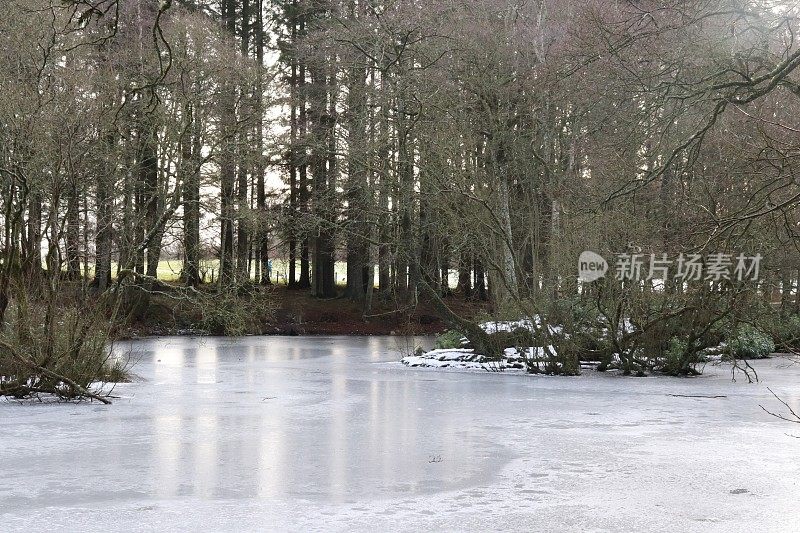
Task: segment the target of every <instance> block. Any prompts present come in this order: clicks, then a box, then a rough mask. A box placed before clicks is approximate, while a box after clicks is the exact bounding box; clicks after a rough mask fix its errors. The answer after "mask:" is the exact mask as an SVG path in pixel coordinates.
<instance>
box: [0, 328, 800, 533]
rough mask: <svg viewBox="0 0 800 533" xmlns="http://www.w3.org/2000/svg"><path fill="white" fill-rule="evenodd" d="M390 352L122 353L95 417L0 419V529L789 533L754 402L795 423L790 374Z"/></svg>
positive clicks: (334, 344)
mask: <svg viewBox="0 0 800 533" xmlns="http://www.w3.org/2000/svg"><path fill="white" fill-rule="evenodd" d="M400 344H401V343H400V341H399V340H398V339H394V338H386V337H383V338H343V337H339V338H334V337H305V338H303V337H294V338H280V337H270V338H258V337H248V338H242V339H214V338H205V339H203V338H162V339H152V340H145V341H136V342H131V343H128V344H127V345H126V347H130V348H132V349H133V350H134V353H136V354H137V355H138V357H140V362H139V363H138V364H137V366H136V367H135V369H134V371H135V372H136V374H138V375H139V376H140V377H141V379H140V380H137V381H135V382H133V383H129V384H124V385H121V386H119V387H118V388H117V390H116V393H117V394H119V395H121V396H122V398H121V399H118V400H116V401H115V403H114V405H111V406H101V405H97V404H56V405H38V404H25V405H20V404H18V403H16V402H4V403H0V480H2V483H0V524H2V526H0V527H1V528H2V530H3V531H35V530H54V531H82V532H83V531H103V532H106V531H167V530H185V531H198V530H209V531H220V530H222V531H230V530H234V531H240V530H243V531H273V530H279V531H283V530H292V531H315V530H340V531H354V530H355V531H362V530H369V531H390V530H391V531H395V530H403V531H425V530H448V531H452V530H477V531H488V530H492V531H496V530H503V531H512V530H522V531H720V532H730V531H748V532H749V531H798V530H800V521H799V519H798V513H797V501H798V496H800V485H799V482H800V462H799V461H798V456H799V452H800V439H797V438H794V437H792V436H791V435H792V434H800V427H798V426H800V425H793V424H788V423H785V422H781V421H779V420H777V419H775V418H772V417H770V416H768V415H767V414H766V413H764V412H763V411H762V410H761V409H760V408H759V404H760V403H761V404H764V405H766V406H768V407H770V408H772V409H776V410H777V409H780V408H781V406H780V405H779V404H778V403H777V401H775V400H774V399H773V398H772V396H771V395H770V394H769V391H767V389H766V387H767V386H770V387H771V388H772V389H773V390H774V391H775V392H776V393H777V394H779V395H781V396H782V397H784V398H786V399H787V401H789V403H790V405H792V406H793V407H795V408H796V409H797V408H799V407H800V390H799V389H798V382H799V379H798V378H800V366H797V365H790V364H788V363H787V362H786V361H785V360H781V359H772V360H767V361H756V362H754V363H753V364H754V366H755V367H756V368H757V369H758V370H759V374H760V377H761V379H762V382H761V383H757V384H747V383H746V380H741V379H740V380H739V381H737V382H736V383H733V382H731V380H730V369H729V367H724V366H723V367H706V375H705V376H703V377H700V378H693V379H681V378H666V377H649V378H635V377H621V376H613V375H604V374H597V373H593V372H587V373H585V374H584V375H583V376H580V377H547V376H531V375H525V374H522V373H517V374H513V373H502V374H498V373H486V372H484V373H475V372H471V373H470V372H457V371H451V372H443V371H439V370H433V369H414V368H408V367H405V366H403V365H400V364H399V363H396V362H393V361H397V360H399V359H400V358H401V356H402V355H405V353H402V352H403V351H402V350H401V348H405V346H401V345H400ZM671 395H683V396H671ZM692 395H704V396H723V397H720V398H708V397H702V398H697V397H686V396H692Z"/></svg>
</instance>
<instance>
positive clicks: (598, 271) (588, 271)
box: [578, 250, 608, 282]
mask: <svg viewBox="0 0 800 533" xmlns="http://www.w3.org/2000/svg"><path fill="white" fill-rule="evenodd" d="M606 272H608V263H607V262H606V260H605V259H603V256H601V255H600V254H596V253H594V252H590V251H588V250H587V251H585V252H582V253H581V255H580V257H578V279H580V280H581V281H587V282H589V281H595V280H598V279H600V278H602V277H603V276H605V275H606Z"/></svg>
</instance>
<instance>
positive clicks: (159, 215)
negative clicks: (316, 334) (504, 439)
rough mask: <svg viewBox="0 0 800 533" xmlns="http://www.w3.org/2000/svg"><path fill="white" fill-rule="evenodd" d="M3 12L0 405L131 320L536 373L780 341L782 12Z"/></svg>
mask: <svg viewBox="0 0 800 533" xmlns="http://www.w3.org/2000/svg"><path fill="white" fill-rule="evenodd" d="M6 7H7V9H6V10H5V16H3V17H1V18H0V202H1V207H2V210H3V215H2V219H1V220H0V224H1V225H2V235H1V236H0V321H2V331H0V375H2V376H5V377H4V378H3V380H0V396H2V395H9V396H17V397H24V396H28V395H31V394H36V393H39V392H56V393H57V394H61V395H64V396H65V397H75V396H84V395H91V396H95V395H96V393H95V392H92V391H91V390H90V389H91V387H90V385H91V384H93V383H96V382H98V381H115V379H117V378H120V375H121V374H122V373H124V369H123V368H122V367H121V366H120V365H118V364H117V363H116V362H114V359H113V357H112V355H111V353H110V352H109V349H108V346H109V342H110V341H112V340H114V339H116V338H118V337H120V336H121V335H122V334H124V332H125V331H126V328H129V327H131V325H135V324H136V323H137V322H141V321H142V320H147V318H148V316H152V315H153V313H155V312H156V311H158V310H159V309H160V311H159V312H160V313H162V314H163V313H165V311H164V307H165V306H166V307H167V311H166V314H167V316H168V317H173V318H174V317H175V316H178V315H180V316H181V317H183V318H182V324H183V327H185V328H187V329H191V330H192V331H195V332H207V333H215V334H223V335H237V334H244V333H264V332H265V331H266V329H265V325H266V324H269V323H270V321H271V320H274V318H275V316H276V315H277V314H279V308H280V306H281V303H280V302H281V299H282V298H290V297H294V296H291V295H294V294H303V295H306V296H308V298H306V299H304V300H302V301H303V302H311V303H309V304H308V305H310V306H313V305H315V304H314V302H315V301H317V300H318V301H321V302H324V301H328V300H333V301H334V302H338V303H334V305H347V306H351V307H353V308H355V309H357V310H358V311H357V312H358V315H359V316H360V317H361V318H363V320H364V321H368V320H370V317H377V316H383V315H391V316H396V317H400V318H398V320H401V319H402V317H406V318H407V317H409V316H411V315H412V314H413V313H415V310H418V309H422V308H424V309H426V312H427V313H429V314H431V315H432V316H433V317H435V319H436V320H437V321H439V323H441V325H442V329H443V330H444V329H448V330H450V331H449V332H448V334H446V335H445V336H443V338H442V339H440V340H441V342H442V347H458V346H461V345H462V344H463V343H468V345H469V346H471V348H473V349H474V350H475V351H476V352H477V353H480V354H483V355H484V356H485V357H486V359H487V360H490V361H491V360H499V359H501V358H502V357H503V354H504V350H506V349H508V348H509V347H521V348H520V351H521V352H524V353H527V354H528V355H526V356H525V357H524V358H525V359H526V361H525V364H526V365H527V368H528V369H529V370H530V371H533V370H534V369H535V371H541V372H545V373H554V374H577V373H579V372H580V368H581V366H582V365H583V364H584V363H585V362H587V361H588V362H592V363H593V364H594V366H596V367H597V368H599V369H601V370H605V369H611V368H615V369H619V370H620V371H622V372H624V373H626V374H639V375H644V374H646V373H651V372H665V373H668V374H672V375H693V374H696V373H698V372H699V371H700V370H701V367H702V365H703V363H704V362H705V361H707V359H708V357H709V354H711V353H712V352H714V350H717V352H721V353H722V354H723V356H724V357H729V358H732V359H733V360H734V361H737V360H739V359H745V360H746V359H747V357H748V356H757V355H766V354H768V353H770V352H774V351H776V350H777V351H783V352H793V351H794V350H796V349H800V291H799V290H798V283H799V282H800V248H798V245H800V233H799V232H800V226H798V224H800V216H799V215H800V210H798V204H800V170H798V167H796V165H798V164H800V68H798V67H799V66H800V44H798V40H797V39H798V32H800V6H798V4H797V3H796V2H785V1H776V0H663V1H649V0H643V1H622V0H586V1H583V2H574V1H571V0H481V1H476V0H435V1H434V0H431V1H419V0H219V1H211V0H209V1H202V0H198V1H190V0H184V1H180V0H8V2H7V3H6ZM584 251H592V252H595V255H599V256H601V259H602V258H605V259H606V260H607V264H606V266H607V267H608V269H609V270H608V273H607V275H606V276H604V277H601V278H599V279H593V280H586V279H582V278H581V277H580V276H579V275H578V274H579V272H578V270H579V268H580V264H579V263H580V262H579V257H582V255H581V254H582V253H583V252H584ZM626 257H627V261H628V262H627V263H625V262H624V260H625V258H626ZM614 258H616V262H615V259H614ZM687 258H691V261H692V262H693V264H694V266H695V267H696V270H695V271H693V274H692V275H690V276H688V277H680V278H679V277H677V276H675V275H673V273H672V272H670V273H667V270H666V268H664V269H662V270H660V273H661V274H662V275H661V276H658V275H654V274H655V273H656V267H657V265H656V263H657V259H661V260H662V262H663V264H662V266H663V265H664V264H667V263H668V264H669V265H670V266H671V267H672V268H677V269H678V270H681V269H682V271H683V273H684V274H686V273H687V270H686V268H687V263H686V261H687ZM754 258H758V262H756V260H755V259H754ZM165 261H168V262H170V264H171V265H173V267H172V268H173V270H174V275H169V276H167V275H165V273H164V271H163V269H160V265H162V264H164V262H165ZM175 265H177V266H175ZM737 274H738V275H737ZM741 274H747V275H741ZM334 309H335V308H334ZM334 314H335V311H334ZM519 319H530V320H527V321H526V322H525V325H524V327H506V328H494V330H492V329H491V328H487V327H485V323H486V321H488V320H506V321H509V320H519ZM462 336H463V337H464V338H463V339H462ZM448 339H449V341H448ZM448 343H449V344H448ZM445 345H447V346H445ZM736 346H739V347H740V348H741V349H739V350H738V351H737V349H735V348H734V347H736ZM765 347H766V348H765ZM522 348H526V349H527V348H530V350H528V351H524V350H522ZM534 348H536V349H534ZM714 353H716V352H714ZM532 358H535V359H536V361H532V360H531V359H532ZM748 366H749V365H748V364H747V363H746V362H743V363H742V368H743V369H744V371H745V372H747V371H748V370H747V367H748ZM98 398H100V399H102V398H101V397H99V396H98Z"/></svg>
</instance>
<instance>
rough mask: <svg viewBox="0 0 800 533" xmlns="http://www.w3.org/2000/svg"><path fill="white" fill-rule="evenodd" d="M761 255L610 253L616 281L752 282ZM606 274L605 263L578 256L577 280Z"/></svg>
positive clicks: (599, 258) (594, 256)
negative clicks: (612, 256)
mask: <svg viewBox="0 0 800 533" xmlns="http://www.w3.org/2000/svg"><path fill="white" fill-rule="evenodd" d="M761 259H762V256H761V254H756V255H745V254H741V253H740V254H736V255H734V254H726V253H712V254H707V255H701V254H684V253H680V254H678V255H677V256H674V255H673V256H669V255H668V254H641V253H622V254H614V277H615V279H617V280H619V281H625V280H630V281H641V280H652V279H661V280H666V279H681V280H683V281H703V280H705V281H722V280H736V281H746V280H749V281H755V280H757V279H758V275H759V272H760V269H761ZM608 271H609V265H608V262H607V261H606V260H605V259H604V258H603V257H602V256H601V255H600V254H597V253H595V252H592V251H589V250H587V251H584V252H582V253H581V255H580V256H579V257H578V279H579V280H581V281H585V282H591V281H595V280H598V279H600V278H602V277H604V276H605V275H606V273H607V272H608Z"/></svg>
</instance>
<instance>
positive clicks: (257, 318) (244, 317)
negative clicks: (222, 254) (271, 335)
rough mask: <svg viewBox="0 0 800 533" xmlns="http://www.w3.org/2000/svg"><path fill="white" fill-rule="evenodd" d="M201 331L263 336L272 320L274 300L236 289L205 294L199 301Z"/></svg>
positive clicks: (218, 333) (256, 293)
mask: <svg viewBox="0 0 800 533" xmlns="http://www.w3.org/2000/svg"><path fill="white" fill-rule="evenodd" d="M196 305H198V306H199V308H200V310H201V313H202V318H201V321H200V327H201V328H202V329H204V330H206V331H208V332H209V333H211V334H212V335H230V336H236V335H244V334H246V333H254V332H255V333H261V332H263V330H264V326H265V325H266V323H267V322H268V321H269V320H270V319H271V318H272V315H273V312H274V308H273V307H274V306H273V304H272V301H271V299H270V298H269V297H268V296H266V295H264V294H262V293H261V292H258V291H252V292H242V291H240V290H237V288H235V287H231V288H230V289H226V290H223V291H220V292H216V293H208V294H204V295H203V296H202V297H200V298H199V299H198V301H197V302H196Z"/></svg>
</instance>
